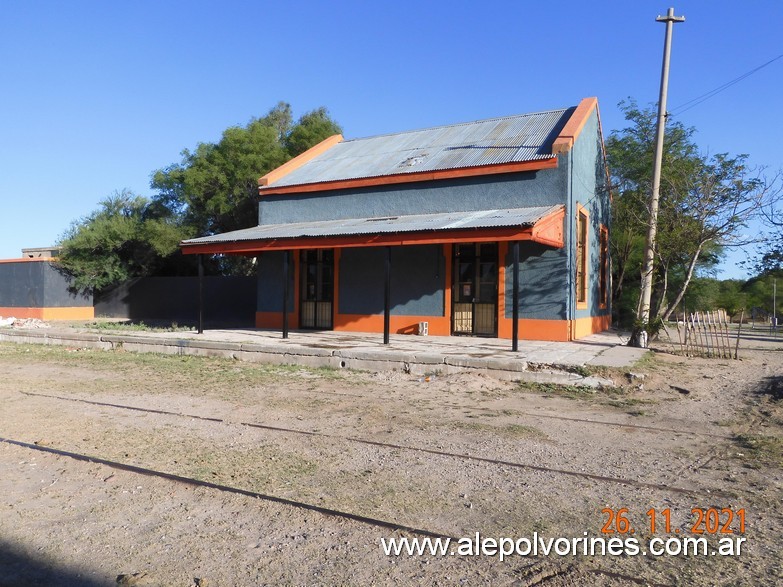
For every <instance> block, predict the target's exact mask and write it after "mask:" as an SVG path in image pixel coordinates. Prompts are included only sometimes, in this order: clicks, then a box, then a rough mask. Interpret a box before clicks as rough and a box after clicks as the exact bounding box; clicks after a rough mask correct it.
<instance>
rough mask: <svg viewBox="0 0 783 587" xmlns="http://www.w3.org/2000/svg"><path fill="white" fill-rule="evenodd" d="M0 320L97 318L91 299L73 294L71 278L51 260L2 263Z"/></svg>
mask: <svg viewBox="0 0 783 587" xmlns="http://www.w3.org/2000/svg"><path fill="white" fill-rule="evenodd" d="M0 316H14V317H16V318H38V319H40V320H84V319H90V318H92V317H93V316H94V313H93V306H92V296H91V295H83V294H78V293H74V292H73V291H71V290H70V280H69V278H68V276H67V275H65V274H63V273H61V272H60V271H59V270H58V269H57V267H56V266H55V264H54V263H53V262H51V261H50V260H47V259H10V260H7V261H0Z"/></svg>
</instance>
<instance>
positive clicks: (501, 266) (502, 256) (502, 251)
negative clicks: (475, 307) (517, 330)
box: [497, 242, 521, 338]
mask: <svg viewBox="0 0 783 587" xmlns="http://www.w3.org/2000/svg"><path fill="white" fill-rule="evenodd" d="M507 256H508V242H502V243H498V303H497V312H498V315H497V325H498V336H500V323H501V322H502V321H503V320H504V319H505V315H506V257H507ZM520 273H521V272H520ZM513 279H514V277H513V275H512V276H511V280H512V281H513ZM511 289H512V291H513V289H514V286H513V285H512V286H511ZM511 307H512V308H513V305H512V306H511ZM510 322H511V320H509V323H510ZM508 337H509V338H511V330H509V335H508ZM501 338H502V337H501Z"/></svg>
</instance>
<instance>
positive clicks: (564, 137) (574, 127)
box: [552, 98, 598, 155]
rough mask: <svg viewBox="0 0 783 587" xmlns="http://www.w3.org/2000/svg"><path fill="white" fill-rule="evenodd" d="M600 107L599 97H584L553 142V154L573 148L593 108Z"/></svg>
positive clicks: (559, 153)
mask: <svg viewBox="0 0 783 587" xmlns="http://www.w3.org/2000/svg"><path fill="white" fill-rule="evenodd" d="M596 108H598V98H584V99H582V101H581V102H579V105H578V106H577V107H576V109H575V110H574V113H573V114H571V117H570V118H569V119H568V122H566V124H565V126H564V127H563V130H561V131H560V134H559V135H558V136H557V138H556V139H555V140H554V142H553V143H552V154H553V155H561V154H563V153H566V152H568V151H570V150H571V148H573V146H574V143H575V142H576V139H577V137H578V136H579V133H581V132H582V129H583V128H584V126H585V123H586V122H587V119H588V118H589V117H590V115H591V114H592V113H593V110H595V109H596Z"/></svg>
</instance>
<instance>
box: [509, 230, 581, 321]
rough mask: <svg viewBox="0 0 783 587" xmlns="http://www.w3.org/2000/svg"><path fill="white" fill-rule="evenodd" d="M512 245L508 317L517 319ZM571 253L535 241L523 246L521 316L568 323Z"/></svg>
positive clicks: (520, 295) (520, 271)
mask: <svg viewBox="0 0 783 587" xmlns="http://www.w3.org/2000/svg"><path fill="white" fill-rule="evenodd" d="M511 246H512V245H511V243H509V246H508V249H509V250H508V255H507V256H506V258H505V260H504V262H505V265H506V306H505V307H506V311H505V316H506V318H512V317H513V311H514V309H513V301H514V281H513V273H512V272H513V270H514V266H513V256H512V255H513V253H512V251H511ZM567 257H568V254H567V253H566V251H565V250H564V249H553V248H552V247H547V246H545V245H541V244H538V243H533V242H529V241H526V242H522V243H520V244H519V261H520V262H519V317H520V318H534V319H541V320H565V319H566V317H567V308H568V288H567V287H566V285H565V277H564V276H565V273H566V266H567V262H566V261H567Z"/></svg>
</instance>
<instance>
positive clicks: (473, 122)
mask: <svg viewBox="0 0 783 587" xmlns="http://www.w3.org/2000/svg"><path fill="white" fill-rule="evenodd" d="M573 108H576V106H566V107H565V108H553V109H551V110H541V111H539V112H526V113H523V114H509V115H506V116H494V117H491V118H482V119H479V120H472V121H468V122H456V123H454V124H440V125H438V126H426V127H422V128H415V129H411V130H403V131H400V132H389V133H382V134H379V135H370V136H368V137H356V138H354V139H343V141H342V142H341V143H340V144H345V143H353V142H358V141H367V140H370V139H380V138H384V137H396V136H400V135H406V134H412V133H416V132H423V131H428V130H439V129H442V128H455V127H458V126H468V125H471V124H482V123H484V122H494V121H497V120H508V119H511V118H525V117H527V116H540V115H541V114H552V113H555V112H560V113H564V112H567V111H568V110H571V109H573Z"/></svg>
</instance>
